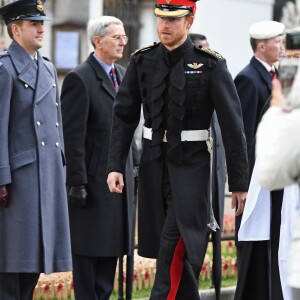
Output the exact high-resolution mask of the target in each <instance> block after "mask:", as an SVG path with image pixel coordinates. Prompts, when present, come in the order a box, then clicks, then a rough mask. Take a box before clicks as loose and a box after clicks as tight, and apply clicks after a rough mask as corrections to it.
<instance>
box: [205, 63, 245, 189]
mask: <svg viewBox="0 0 300 300" xmlns="http://www.w3.org/2000/svg"><path fill="white" fill-rule="evenodd" d="M210 92H211V95H212V98H213V102H214V107H215V110H216V113H217V116H218V120H219V124H220V128H221V132H222V139H223V143H224V147H225V153H226V163H227V171H228V183H229V190H230V191H231V192H232V191H247V189H248V158H247V149H246V138H245V134H244V126H243V119H242V112H241V104H240V101H239V97H238V95H237V91H236V88H235V85H234V82H233V79H232V77H231V74H230V73H229V71H228V69H227V66H226V61H225V60H224V59H220V60H218V61H217V63H216V67H215V68H214V70H213V72H212V78H211V89H210Z"/></svg>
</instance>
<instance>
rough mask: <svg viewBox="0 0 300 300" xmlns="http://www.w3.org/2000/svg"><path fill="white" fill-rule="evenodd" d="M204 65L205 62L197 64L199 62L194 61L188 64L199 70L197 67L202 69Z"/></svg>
mask: <svg viewBox="0 0 300 300" xmlns="http://www.w3.org/2000/svg"><path fill="white" fill-rule="evenodd" d="M202 66H203V64H197V63H195V62H194V63H192V64H188V67H190V68H192V69H194V70H197V69H200V68H201V67H202Z"/></svg>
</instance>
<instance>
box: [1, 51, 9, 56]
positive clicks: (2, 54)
mask: <svg viewBox="0 0 300 300" xmlns="http://www.w3.org/2000/svg"><path fill="white" fill-rule="evenodd" d="M4 56H9V53H8V52H7V51H2V52H0V58H1V57H4Z"/></svg>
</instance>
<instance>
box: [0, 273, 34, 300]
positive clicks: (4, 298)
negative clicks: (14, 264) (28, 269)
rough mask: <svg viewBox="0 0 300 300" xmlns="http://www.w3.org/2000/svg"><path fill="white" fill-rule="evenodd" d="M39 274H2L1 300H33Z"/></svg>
mask: <svg viewBox="0 0 300 300" xmlns="http://www.w3.org/2000/svg"><path fill="white" fill-rule="evenodd" d="M39 277H40V274H39V273H0V299H1V300H32V298H33V291H34V288H35V286H36V284H37V282H38V280H39Z"/></svg>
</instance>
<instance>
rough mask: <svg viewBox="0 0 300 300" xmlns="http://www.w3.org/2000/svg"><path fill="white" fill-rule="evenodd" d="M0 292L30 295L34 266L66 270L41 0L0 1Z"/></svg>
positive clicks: (55, 100)
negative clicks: (2, 30)
mask: <svg viewBox="0 0 300 300" xmlns="http://www.w3.org/2000/svg"><path fill="white" fill-rule="evenodd" d="M0 15H1V16H2V17H3V19H4V21H5V23H6V25H7V29H8V33H9V35H10V37H11V38H12V39H13V41H12V43H11V44H10V46H9V47H8V49H7V52H5V53H1V55H0V95H1V97H0V107H1V109H0V141H1V148H0V245H1V246H0V299H3V300H4V299H5V300H11V299H14V300H16V299H17V300H29V299H30V300H31V299H32V295H33V290H34V287H35V285H36V283H37V281H38V278H39V274H40V273H53V272H63V271H70V270H71V267H72V262H71V249H70V248H71V247H70V233H69V221H68V208H67V197H66V189H65V169H64V153H63V135H62V127H61V111H60V103H59V95H58V88H57V86H58V85H57V78H56V71H55V68H54V66H53V65H52V63H50V62H49V61H48V60H46V59H44V58H43V57H42V56H41V55H40V54H39V52H38V49H39V48H41V47H42V45H43V37H44V26H43V22H44V20H47V18H46V16H45V13H44V10H43V2H42V1H33V0H31V1H30V0H20V1H15V2H13V3H10V4H8V5H5V6H3V7H1V8H0Z"/></svg>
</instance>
